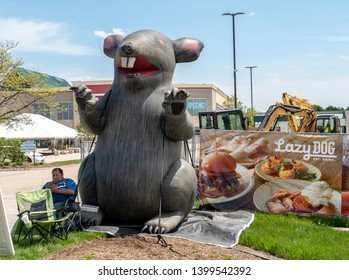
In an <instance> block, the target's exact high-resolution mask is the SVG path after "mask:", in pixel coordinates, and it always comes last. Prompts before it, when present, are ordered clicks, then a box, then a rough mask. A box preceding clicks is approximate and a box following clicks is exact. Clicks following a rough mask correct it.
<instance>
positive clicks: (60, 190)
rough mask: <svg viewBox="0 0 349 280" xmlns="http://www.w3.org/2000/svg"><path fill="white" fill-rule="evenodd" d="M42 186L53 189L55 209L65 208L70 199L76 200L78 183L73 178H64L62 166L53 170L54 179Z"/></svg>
mask: <svg viewBox="0 0 349 280" xmlns="http://www.w3.org/2000/svg"><path fill="white" fill-rule="evenodd" d="M42 188H43V189H50V190H51V192H52V198H53V204H54V207H55V209H61V208H63V207H64V205H65V203H66V202H67V200H68V199H70V200H72V201H74V200H75V192H76V188H77V186H76V183H75V182H74V180H72V179H69V178H64V176H63V170H62V169H61V168H54V169H53V170H52V181H50V182H47V183H46V184H45V185H44V186H43V187H42Z"/></svg>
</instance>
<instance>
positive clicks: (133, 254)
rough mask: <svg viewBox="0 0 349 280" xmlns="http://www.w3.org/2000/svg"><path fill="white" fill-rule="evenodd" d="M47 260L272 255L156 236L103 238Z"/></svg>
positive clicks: (235, 247)
mask: <svg viewBox="0 0 349 280" xmlns="http://www.w3.org/2000/svg"><path fill="white" fill-rule="evenodd" d="M44 259H45V260H85V259H92V260H261V259H276V258H275V257H273V256H271V255H267V254H265V253H262V252H257V251H254V250H251V249H250V248H247V247H244V246H240V245H236V246H234V247H233V248H223V247H219V246H213V245H207V244H200V243H196V242H192V241H188V240H184V239H179V238H173V237H164V238H163V239H159V238H158V237H156V236H119V237H110V238H101V239H97V240H93V241H89V242H85V243H83V244H79V245H75V246H72V247H70V248H68V249H65V250H62V251H59V252H57V253H54V254H51V255H49V256H47V257H45V258H44Z"/></svg>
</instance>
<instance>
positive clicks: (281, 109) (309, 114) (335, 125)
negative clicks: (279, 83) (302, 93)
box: [258, 92, 341, 133]
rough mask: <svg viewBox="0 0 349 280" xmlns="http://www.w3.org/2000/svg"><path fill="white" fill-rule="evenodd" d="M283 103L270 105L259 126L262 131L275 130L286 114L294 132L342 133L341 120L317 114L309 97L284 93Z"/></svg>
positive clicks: (332, 116)
mask: <svg viewBox="0 0 349 280" xmlns="http://www.w3.org/2000/svg"><path fill="white" fill-rule="evenodd" d="M282 101H283V103H276V104H275V105H272V106H270V107H269V109H268V111H267V112H266V113H265V115H264V118H263V120H262V122H261V124H260V126H259V127H258V130H260V131H274V130H276V125H277V123H278V121H279V120H280V118H281V117H282V116H286V117H287V120H288V123H289V125H290V129H291V131H292V132H321V133H341V127H340V120H339V118H338V117H336V116H334V115H317V113H316V111H315V110H314V109H313V106H312V105H311V104H310V103H309V101H308V100H307V99H303V98H299V97H297V96H291V95H289V94H288V93H286V92H285V93H283V94H282Z"/></svg>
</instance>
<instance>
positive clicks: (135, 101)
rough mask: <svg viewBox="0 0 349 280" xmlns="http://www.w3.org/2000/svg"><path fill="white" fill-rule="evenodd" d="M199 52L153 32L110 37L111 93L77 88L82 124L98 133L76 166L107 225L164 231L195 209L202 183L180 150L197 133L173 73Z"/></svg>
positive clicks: (85, 197) (191, 43) (189, 42)
mask: <svg viewBox="0 0 349 280" xmlns="http://www.w3.org/2000/svg"><path fill="white" fill-rule="evenodd" d="M202 48H203V43H202V42H200V41H199V40H196V39H190V38H181V39H178V40H174V41H172V40H170V39H169V38H168V37H166V36H165V35H163V34H161V33H159V32H156V31H153V30H141V31H137V32H134V33H132V34H130V35H128V36H126V37H125V38H124V37H122V36H118V35H111V36H108V37H107V38H106V39H105V40H104V53H105V54H106V55H107V56H109V57H111V58H113V59H114V68H115V69H114V71H115V75H114V81H113V84H112V86H111V88H110V90H109V91H108V92H107V93H106V94H105V95H104V97H103V98H102V99H101V100H98V99H97V98H96V97H95V96H94V95H93V94H92V92H91V90H89V89H87V88H86V86H83V85H81V86H79V87H77V88H74V89H73V90H74V92H75V98H76V102H77V104H78V106H79V114H80V120H81V123H82V125H83V127H84V128H85V129H86V130H87V131H89V132H92V133H94V134H96V135H98V138H97V139H98V140H97V143H96V147H95V149H94V152H93V153H91V154H90V155H89V156H88V157H87V158H85V159H84V161H83V162H82V164H81V167H80V169H79V174H78V181H79V190H80V195H81V200H82V203H83V204H93V205H99V206H100V207H101V209H102V212H103V215H104V217H103V219H105V220H106V221H109V222H114V223H127V224H131V223H134V224H137V223H138V224H139V223H142V224H144V230H147V231H149V232H154V233H166V232H169V231H171V230H173V229H175V228H176V227H177V226H178V225H179V224H180V223H181V221H182V220H183V219H184V218H185V217H186V216H187V215H188V214H189V212H190V211H191V209H192V206H193V203H194V200H195V196H196V188H197V178H196V173H195V170H194V168H193V167H192V166H191V165H190V164H189V163H187V162H186V161H185V160H183V159H181V152H182V148H183V140H187V139H190V138H191V137H192V136H193V132H194V128H193V124H192V121H191V116H190V115H189V113H188V111H187V110H186V103H187V102H186V101H187V97H188V93H187V92H185V91H183V90H178V89H175V88H173V86H172V76H173V73H174V70H175V65H176V63H180V62H191V61H194V60H196V59H197V58H198V57H199V55H200V53H201V50H202ZM159 211H160V212H159ZM159 213H160V217H161V219H160V222H159Z"/></svg>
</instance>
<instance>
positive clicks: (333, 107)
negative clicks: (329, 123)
mask: <svg viewBox="0 0 349 280" xmlns="http://www.w3.org/2000/svg"><path fill="white" fill-rule="evenodd" d="M325 111H344V108H343V107H336V106H332V105H330V106H327V107H326V109H325Z"/></svg>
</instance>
